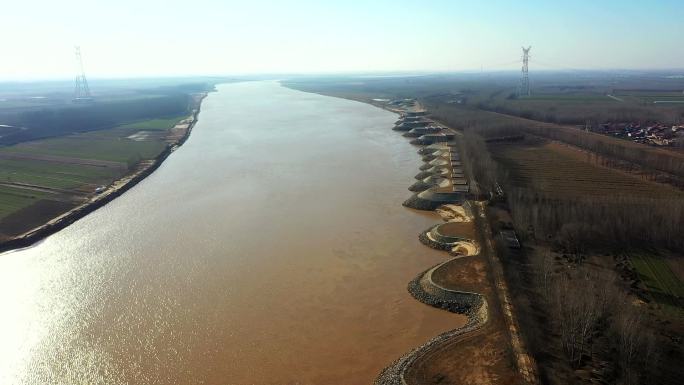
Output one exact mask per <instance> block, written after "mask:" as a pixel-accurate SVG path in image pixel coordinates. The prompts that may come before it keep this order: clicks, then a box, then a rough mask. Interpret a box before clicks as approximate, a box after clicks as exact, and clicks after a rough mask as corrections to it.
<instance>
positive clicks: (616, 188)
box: [490, 143, 684, 197]
mask: <svg viewBox="0 0 684 385" xmlns="http://www.w3.org/2000/svg"><path fill="white" fill-rule="evenodd" d="M490 150H491V151H492V154H493V156H494V158H495V160H497V161H498V162H499V163H501V164H503V165H504V167H505V168H506V170H507V171H508V173H509V177H510V179H511V182H512V183H513V184H514V185H517V186H534V187H535V189H536V190H537V191H540V192H544V193H550V194H554V195H559V196H584V197H586V196H620V195H630V196H642V197H653V196H658V197H667V196H680V197H684V194H682V193H681V192H679V191H678V190H675V189H673V188H670V187H668V186H665V185H660V184H656V183H652V182H648V181H645V180H642V179H638V178H635V177H633V176H630V175H626V174H623V173H620V172H618V171H615V170H613V169H609V168H606V167H601V166H600V165H595V164H592V162H591V161H590V159H591V158H590V157H588V156H587V155H586V154H585V153H583V152H581V151H577V150H573V149H569V148H567V147H565V146H560V145H558V144H553V143H535V144H523V143H520V144H496V145H490ZM583 157H588V158H587V160H585V159H582V158H583Z"/></svg>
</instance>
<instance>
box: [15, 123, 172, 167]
mask: <svg viewBox="0 0 684 385" xmlns="http://www.w3.org/2000/svg"><path fill="white" fill-rule="evenodd" d="M107 131H109V130H102V131H93V132H89V133H87V134H76V135H69V136H64V137H60V138H51V139H42V140H35V141H31V142H25V143H20V144H17V145H14V146H11V147H6V148H4V149H3V150H4V151H8V152H19V153H24V154H40V155H57V156H67V157H74V158H83V159H97V160H106V161H114V162H121V163H124V164H125V163H127V162H129V161H130V160H131V159H151V158H154V157H155V156H157V155H158V154H159V153H160V152H161V151H163V150H164V147H165V143H163V142H162V141H159V140H153V141H134V140H130V139H127V138H125V137H123V138H122V137H118V136H117V137H111V136H108V133H107Z"/></svg>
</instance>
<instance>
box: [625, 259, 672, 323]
mask: <svg viewBox="0 0 684 385" xmlns="http://www.w3.org/2000/svg"><path fill="white" fill-rule="evenodd" d="M630 260H631V262H632V266H633V267H634V269H635V270H636V271H637V273H638V274H639V278H640V279H641V281H642V282H643V283H644V284H645V285H646V287H647V288H648V291H649V294H650V295H651V296H652V297H653V300H654V301H655V302H656V303H658V304H659V305H660V306H662V307H663V309H664V310H665V311H666V312H667V313H671V314H674V315H677V314H679V315H684V303H682V300H683V298H684V284H683V283H682V281H681V280H679V278H678V277H677V276H676V275H675V273H674V272H673V271H672V269H671V268H670V266H669V265H668V263H667V261H665V259H664V258H663V257H661V256H659V255H655V254H651V253H642V254H633V255H631V256H630Z"/></svg>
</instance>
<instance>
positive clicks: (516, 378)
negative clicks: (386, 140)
mask: <svg viewBox="0 0 684 385" xmlns="http://www.w3.org/2000/svg"><path fill="white" fill-rule="evenodd" d="M327 96H336V95H330V94H327ZM342 98H345V99H350V100H355V101H358V102H364V103H368V104H371V105H373V106H375V107H379V108H382V109H385V110H388V111H391V112H394V113H398V114H400V115H401V116H402V117H404V118H405V117H406V116H410V115H412V114H411V112H410V111H413V115H416V116H423V114H424V113H423V112H422V111H421V112H418V113H415V112H416V111H418V110H422V108H421V106H419V105H417V106H416V105H413V106H412V107H409V108H395V107H394V106H389V105H387V104H386V103H378V102H375V101H373V100H365V99H363V98H351V97H346V96H342ZM404 118H402V119H400V121H399V122H397V126H403V125H405V124H404V122H405V121H406V119H404ZM418 119H423V118H418ZM402 120H403V122H402ZM432 122H434V121H432ZM434 123H437V124H438V125H441V126H442V127H443V128H444V129H445V130H448V132H450V133H451V134H453V135H452V136H451V138H450V139H449V140H448V143H439V142H437V143H439V145H437V144H436V142H434V141H432V140H413V141H412V142H411V143H412V144H414V145H417V146H419V147H420V149H419V150H418V152H419V154H420V155H423V156H424V157H423V161H424V162H425V165H424V166H423V167H424V169H426V170H431V169H437V168H439V167H442V168H444V169H445V171H446V172H445V173H443V175H441V174H440V175H439V176H440V177H441V178H440V180H446V181H448V183H446V184H444V183H437V184H435V185H430V184H429V183H427V182H426V183H425V184H426V186H425V189H422V188H421V189H420V190H423V191H424V192H422V193H418V194H423V196H422V197H419V196H418V194H416V195H414V196H413V197H412V198H409V200H408V201H407V202H405V203H404V205H405V206H407V207H410V208H413V209H419V210H427V211H435V210H437V209H438V208H439V207H441V206H442V205H444V204H446V205H447V206H453V205H463V207H466V206H468V207H470V208H471V210H472V212H471V213H470V215H469V216H470V221H472V222H473V223H470V224H469V225H470V226H472V229H471V231H465V232H463V234H460V232H459V234H458V236H456V237H455V238H463V239H467V240H468V242H469V246H472V247H469V248H465V249H463V248H461V249H459V248H457V247H455V246H456V244H457V243H461V242H462V241H463V239H459V240H458V242H450V241H451V240H450V239H446V238H449V237H446V238H445V239H441V240H439V239H438V240H437V241H435V240H433V239H431V238H430V237H429V233H431V232H434V230H435V229H436V228H437V227H439V225H436V226H433V227H431V228H429V229H427V230H426V231H424V232H423V233H421V234H420V236H419V238H420V240H421V242H422V243H424V244H425V245H426V246H429V247H431V248H435V249H438V250H444V251H447V252H449V254H451V255H453V256H456V258H454V259H451V260H449V261H447V262H444V263H441V264H439V265H437V266H435V267H433V268H430V269H428V270H427V271H425V272H423V273H421V274H419V275H418V276H417V277H416V278H414V279H413V280H412V281H411V282H410V283H409V285H408V291H409V293H411V295H412V296H413V297H414V298H415V299H416V300H418V301H420V302H422V303H424V304H426V305H429V306H432V307H437V308H440V309H444V310H447V311H449V312H452V313H456V314H459V315H465V316H466V317H467V320H468V321H467V323H466V324H465V325H464V326H461V327H459V328H456V329H453V330H451V331H449V332H445V333H442V334H440V335H438V336H436V337H433V338H432V339H430V340H429V341H427V342H425V343H424V344H422V345H420V346H419V347H417V348H414V349H412V350H411V351H409V352H408V353H406V354H404V355H402V356H401V357H400V358H399V359H397V360H396V361H394V362H393V363H392V364H390V365H389V366H387V367H386V368H385V369H384V370H383V371H382V372H381V373H380V375H379V376H378V377H377V378H376V380H375V382H374V384H376V385H390V384H391V385H407V384H418V383H431V382H433V381H435V379H438V381H439V382H440V383H480V382H488V383H502V384H503V383H505V384H536V383H538V374H537V369H536V363H535V362H534V360H533V359H532V358H531V357H530V356H529V354H528V353H527V349H526V348H525V346H524V343H523V341H522V339H521V337H520V335H519V332H518V326H517V320H516V317H515V315H514V313H513V307H512V305H511V303H510V299H509V295H508V288H507V283H506V282H505V281H504V278H503V275H502V274H501V271H500V261H499V260H498V256H497V255H496V253H497V252H496V250H495V248H494V247H493V245H492V241H491V239H492V235H491V232H490V231H489V229H488V228H487V225H486V220H485V219H484V218H485V213H484V211H485V210H484V209H483V207H480V206H482V205H483V204H485V203H486V202H483V201H482V198H483V197H481V196H480V195H479V194H477V193H473V191H470V184H472V185H473V189H474V191H475V192H477V187H476V184H475V182H474V180H473V176H472V175H466V174H468V173H466V172H465V170H464V168H463V165H462V163H461V159H460V157H459V156H458V154H459V151H460V150H461V148H460V145H459V144H458V143H457V141H455V136H459V135H460V134H459V133H458V131H457V130H454V129H453V128H450V127H447V126H446V125H444V123H443V122H434ZM412 126H413V125H412ZM406 128H409V127H406ZM406 128H404V127H401V128H400V129H397V127H395V129H394V130H395V131H407V130H406ZM411 131H414V129H412V130H411ZM411 131H409V132H411ZM404 136H407V137H409V138H411V137H414V136H415V135H405V134H404ZM426 139H430V138H426ZM440 141H441V140H440ZM435 146H437V147H439V148H437V147H435ZM436 159H438V161H440V162H442V160H444V161H445V162H446V163H447V164H445V165H441V166H439V165H437V164H436V163H434V162H435V160H436ZM442 163H444V162H442ZM440 164H441V163H440ZM428 166H432V167H428ZM438 166H439V167H438ZM421 170H422V169H421ZM423 173H425V171H424V172H423ZM428 174H429V175H427V174H426V175H421V174H419V175H418V176H416V178H417V179H419V181H423V177H424V178H427V177H430V176H431V175H433V174H434V172H433V173H428ZM466 178H467V179H466ZM463 181H465V189H462V187H463ZM411 187H413V188H411ZM411 187H409V190H415V186H411ZM419 187H422V186H419ZM455 192H460V193H462V196H457V195H456V194H454V193H455ZM438 193H443V194H444V193H446V194H445V196H444V197H443V198H444V200H443V199H436V198H435V194H438ZM452 194H454V196H451V195H452ZM471 200H472V201H471ZM414 201H416V202H418V203H420V204H416V202H414ZM407 203H408V204H407ZM437 211H438V213H439V212H440V211H439V210H437ZM442 219H444V220H445V221H447V223H448V222H449V219H448V218H442ZM454 225H455V223H454ZM459 226H460V225H459ZM452 227H453V226H452ZM461 230H463V229H461ZM437 235H440V234H437ZM472 237H474V238H476V240H470V238H472ZM441 238H444V237H443V234H442V237H441ZM471 249H472V251H473V252H470V251H469V250H471ZM464 250H465V251H466V252H465V253H464ZM437 271H439V274H438V275H439V278H435V277H433V275H435V274H436V272H437ZM437 282H439V283H437Z"/></svg>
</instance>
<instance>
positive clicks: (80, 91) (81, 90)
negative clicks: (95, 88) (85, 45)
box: [74, 46, 93, 103]
mask: <svg viewBox="0 0 684 385" xmlns="http://www.w3.org/2000/svg"><path fill="white" fill-rule="evenodd" d="M75 54H76V66H77V69H76V79H75V82H74V103H91V102H93V97H92V96H91V95H90V87H88V79H86V76H85V70H84V69H83V59H82V58H81V47H79V46H76V47H75Z"/></svg>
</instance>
